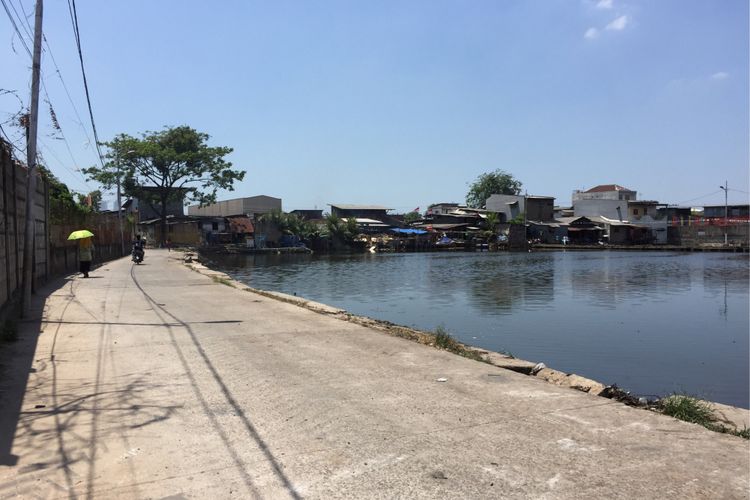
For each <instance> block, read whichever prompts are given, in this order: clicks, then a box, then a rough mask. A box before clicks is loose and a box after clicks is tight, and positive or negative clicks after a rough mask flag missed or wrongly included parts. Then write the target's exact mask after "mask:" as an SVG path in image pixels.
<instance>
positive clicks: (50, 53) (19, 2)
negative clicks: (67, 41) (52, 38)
mask: <svg viewBox="0 0 750 500" xmlns="http://www.w3.org/2000/svg"><path fill="white" fill-rule="evenodd" d="M18 4H19V5H20V6H21V11H22V12H23V14H24V19H25V21H26V25H27V26H29V29H31V25H30V24H29V19H28V16H27V14H26V9H24V8H23V2H22V1H21V0H18ZM12 5H13V3H12V0H11V6H12ZM13 10H14V11H15V9H13ZM16 15H18V13H17V12H16ZM27 33H28V32H27ZM29 38H31V35H29ZM42 40H44V44H45V45H46V46H47V53H48V54H49V55H50V58H51V59H52V64H53V65H54V66H55V72H56V73H57V77H58V78H59V79H60V83H62V86H63V89H64V90H65V94H66V95H67V96H68V101H69V102H70V105H71V107H72V108H73V112H74V113H75V115H76V118H78V121H77V123H78V125H80V127H81V130H83V133H84V135H85V136H86V140H88V143H89V144H91V142H92V141H91V137H90V136H89V132H88V130H86V127H85V126H84V125H83V118H81V115H80V114H79V113H78V108H77V107H76V105H75V102H73V98H72V97H71V95H70V91H69V90H68V86H67V85H66V84H65V79H64V78H63V76H62V71H60V67H59V66H58V65H57V60H56V59H55V55H54V54H53V53H52V47H50V44H49V42H48V41H47V36H46V35H45V34H44V33H42ZM45 93H46V86H45ZM51 105H52V104H50V106H51ZM98 159H99V162H100V163H101V157H99V158H98ZM102 167H104V165H103V164H102Z"/></svg>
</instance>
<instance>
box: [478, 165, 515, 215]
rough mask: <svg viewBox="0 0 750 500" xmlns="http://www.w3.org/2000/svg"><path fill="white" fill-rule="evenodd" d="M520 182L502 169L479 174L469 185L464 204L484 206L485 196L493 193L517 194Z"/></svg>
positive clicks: (487, 196)
mask: <svg viewBox="0 0 750 500" xmlns="http://www.w3.org/2000/svg"><path fill="white" fill-rule="evenodd" d="M521 185H522V184H521V182H520V181H518V180H516V178H515V177H513V176H512V175H511V174H509V173H507V172H505V171H503V170H499V169H498V170H495V171H494V172H488V173H484V174H482V175H480V176H479V177H477V179H476V180H475V181H474V182H473V183H472V184H471V185H470V186H469V192H468V193H467V194H466V204H467V205H468V206H470V207H472V208H484V207H485V205H486V203H487V198H489V197H490V196H492V195H493V194H519V193H520V192H521Z"/></svg>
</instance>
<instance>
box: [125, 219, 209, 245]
mask: <svg viewBox="0 0 750 500" xmlns="http://www.w3.org/2000/svg"><path fill="white" fill-rule="evenodd" d="M137 227H138V233H140V234H141V235H143V237H144V238H145V239H146V241H147V242H150V243H153V244H158V242H161V240H162V237H161V236H162V225H161V217H157V218H153V219H147V220H141V221H140V222H138V225H137ZM164 239H165V240H167V239H168V240H169V241H170V242H171V243H172V244H173V245H198V244H200V242H201V229H200V220H199V219H197V218H196V217H190V216H185V215H167V237H166V238H164Z"/></svg>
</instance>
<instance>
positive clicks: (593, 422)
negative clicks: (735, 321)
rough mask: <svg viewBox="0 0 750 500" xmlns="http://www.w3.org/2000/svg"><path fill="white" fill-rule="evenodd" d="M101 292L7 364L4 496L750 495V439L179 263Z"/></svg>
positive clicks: (68, 294) (76, 294) (83, 288)
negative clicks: (293, 301)
mask: <svg viewBox="0 0 750 500" xmlns="http://www.w3.org/2000/svg"><path fill="white" fill-rule="evenodd" d="M171 255H172V256H175V253H174V252H173V253H172V254H171ZM177 255H179V254H177ZM203 273H206V274H208V275H209V276H205V275H204V274H203ZM92 276H94V278H93V279H88V280H83V279H71V280H68V281H66V282H61V283H58V284H57V287H52V288H50V289H49V290H48V295H47V296H46V297H39V299H40V300H39V302H38V304H37V306H38V308H37V310H38V312H39V314H40V316H39V317H38V318H37V320H29V321H27V322H24V323H21V324H20V331H19V336H20V340H19V341H18V342H16V343H14V344H8V346H7V347H6V348H5V349H3V350H2V358H1V360H0V363H2V365H3V367H4V369H3V374H4V377H3V378H2V379H1V380H0V398H2V399H1V400H0V408H2V412H1V413H0V437H3V439H0V444H1V445H3V447H2V448H0V464H3V465H0V497H12V496H14V495H15V496H19V497H30V496H39V497H50V498H75V497H78V496H87V497H89V498H141V497H145V498H161V497H175V498H180V497H183V498H228V497H232V496H238V497H263V498H376V497H377V498H392V497H409V498H529V497H534V498H542V497H546V498H633V497H648V498H656V497H679V498H746V497H747V493H748V490H749V489H750V453H748V451H749V448H748V441H746V440H743V439H740V438H737V437H734V436H729V435H722V434H717V433H714V432H710V431H708V430H706V429H704V428H702V427H700V426H697V425H693V424H688V423H685V422H680V421H677V420H675V419H672V418H670V417H665V416H663V415H659V414H655V413H653V412H648V411H643V410H640V409H635V408H630V407H628V406H625V405H623V404H621V403H619V402H616V401H612V400H609V399H604V398H600V397H596V396H593V395H592V394H588V393H584V392H580V391H575V390H571V389H569V388H565V387H559V386H556V385H553V384H549V383H547V382H545V381H543V380H540V379H539V378H537V377H529V376H526V375H523V374H521V373H517V372H514V371H511V370H505V369H502V368H498V367H497V366H492V365H490V364H488V363H479V362H476V361H474V360H472V359H467V358H466V357H463V356H456V355H455V354H452V353H450V352H446V351H444V350H438V349H434V348H432V347H429V346H425V345H421V344H419V343H416V342H412V341H409V340H407V339H404V338H400V337H398V336H396V335H384V334H383V333H382V332H380V331H378V329H375V328H373V327H368V326H363V325H361V324H357V323H355V322H352V321H341V319H340V316H341V314H342V313H340V312H338V311H336V310H334V309H327V308H326V307H325V306H321V307H323V309H321V312H323V313H324V314H320V313H319V312H315V311H311V310H308V309H306V308H302V307H299V306H298V305H296V304H290V303H287V302H285V301H281V300H277V299H276V298H271V297H269V296H267V295H262V294H257V293H254V292H252V291H246V287H240V286H239V285H238V284H236V283H234V282H232V281H230V280H228V279H227V278H226V277H225V276H222V275H221V274H219V273H214V272H213V271H210V270H201V272H200V273H198V272H192V271H190V270H189V269H187V268H186V267H185V266H184V265H183V264H182V263H181V262H180V261H177V260H174V259H171V258H170V254H168V253H167V252H166V251H149V252H148V254H147V257H146V262H145V265H141V266H132V265H131V264H130V262H128V261H127V260H125V259H123V260H119V261H115V262H112V263H110V264H108V265H107V266H104V267H102V268H100V269H99V270H97V271H96V273H93V274H92ZM308 305H310V306H311V307H313V308H317V307H318V306H316V305H314V304H308ZM344 314H345V313H344ZM16 398H18V400H17V401H16ZM15 403H17V404H15ZM9 408H10V409H11V410H8V409H9ZM13 408H16V410H13Z"/></svg>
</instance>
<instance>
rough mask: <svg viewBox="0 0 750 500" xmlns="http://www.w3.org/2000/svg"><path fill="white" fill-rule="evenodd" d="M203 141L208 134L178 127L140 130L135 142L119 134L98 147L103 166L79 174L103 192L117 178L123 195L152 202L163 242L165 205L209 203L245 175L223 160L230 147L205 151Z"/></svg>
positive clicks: (130, 137)
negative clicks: (182, 201) (102, 154)
mask: <svg viewBox="0 0 750 500" xmlns="http://www.w3.org/2000/svg"><path fill="white" fill-rule="evenodd" d="M208 138H209V136H208V134H204V133H201V132H198V131H196V130H195V129H193V128H191V127H188V126H184V125H183V126H179V127H172V128H169V127H165V129H164V130H162V131H160V132H146V133H144V134H141V138H136V137H132V136H130V135H128V134H120V135H118V136H116V137H115V138H114V139H113V140H112V141H110V142H105V143H104V146H106V147H107V148H109V152H108V154H107V155H106V157H107V160H108V161H107V163H106V164H105V165H104V167H103V168H99V167H91V168H87V169H84V170H83V171H84V173H85V174H86V175H87V176H88V177H89V178H91V179H94V180H96V181H98V182H100V183H101V184H102V185H103V186H104V187H105V188H107V189H110V188H112V186H114V185H115V184H117V181H118V178H119V179H120V181H121V182H122V186H123V188H124V192H125V194H126V195H127V196H133V197H136V198H138V199H139V200H141V201H145V202H147V203H150V204H152V206H154V208H156V209H157V210H158V211H159V213H160V214H161V219H162V221H161V223H162V240H163V239H165V238H166V233H167V232H166V220H167V205H168V203H169V202H170V201H174V200H179V199H183V197H184V199H185V200H186V201H197V202H198V203H201V204H206V203H212V202H214V201H216V191H217V190H218V189H229V190H232V189H233V185H234V181H241V180H242V178H243V177H244V176H245V172H244V171H238V170H232V168H231V167H232V164H231V163H230V162H228V161H226V160H224V156H226V155H228V154H229V153H231V152H232V148H228V147H222V146H218V147H210V146H208V144H207V141H208Z"/></svg>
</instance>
